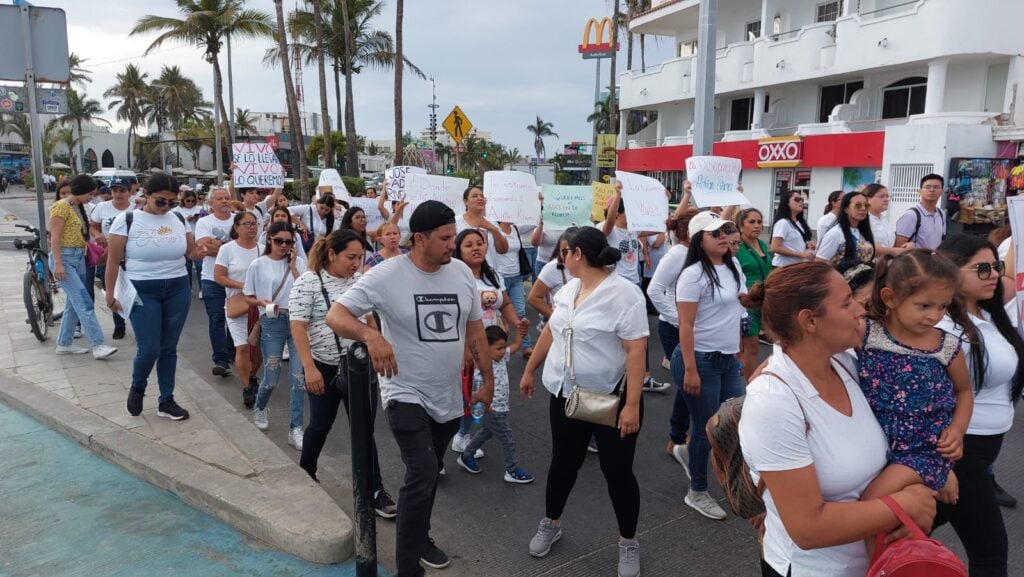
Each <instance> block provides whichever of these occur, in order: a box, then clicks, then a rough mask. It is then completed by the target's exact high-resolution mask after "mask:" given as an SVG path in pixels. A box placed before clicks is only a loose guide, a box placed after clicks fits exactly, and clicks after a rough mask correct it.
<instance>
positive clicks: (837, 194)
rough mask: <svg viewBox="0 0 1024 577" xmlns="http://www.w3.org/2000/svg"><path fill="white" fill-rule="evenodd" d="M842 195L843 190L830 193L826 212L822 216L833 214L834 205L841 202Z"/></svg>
mask: <svg viewBox="0 0 1024 577" xmlns="http://www.w3.org/2000/svg"><path fill="white" fill-rule="evenodd" d="M842 195H843V191H841V190H833V191H832V192H830V193H828V201H827V204H826V205H825V212H823V213H821V216H825V215H826V214H828V213H830V212H832V205H833V204H835V203H836V201H837V200H839V197H840V196H842Z"/></svg>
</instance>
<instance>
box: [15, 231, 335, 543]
mask: <svg viewBox="0 0 1024 577" xmlns="http://www.w3.org/2000/svg"><path fill="white" fill-rule="evenodd" d="M25 258H26V257H25V254H24V253H22V252H20V251H19V252H14V251H0V270H7V271H11V272H10V273H9V274H6V275H4V276H3V278H2V280H0V310H2V311H3V313H4V315H3V319H4V322H0V400H2V401H3V402H4V403H6V404H8V405H9V406H11V407H13V408H15V409H17V410H20V411H22V412H25V413H27V414H28V415H30V416H32V417H34V418H36V419H38V420H39V421H41V422H42V423H44V424H45V425H47V426H49V427H50V428H52V429H54V430H56V431H58V432H60V433H63V434H64V435H65V436H67V437H70V438H71V439H73V440H75V441H77V442H78V443H80V444H81V445H83V446H85V447H87V448H89V449H91V450H92V451H94V452H95V453H97V454H99V455H101V456H102V457H104V458H106V459H107V460H109V461H111V462H113V463H115V464H118V465H120V466H121V467H123V468H124V469H126V470H128V471H130V472H131V473H133V474H135V475H136V476H138V477H140V478H142V479H144V480H146V481H149V482H150V483H152V484H154V485H156V486H157V487H161V488H164V489H167V490H169V491H171V492H172V493H174V494H176V495H177V496H178V497H180V498H181V499H182V500H183V501H185V502H186V503H188V504H190V505H192V506H194V507H196V508H197V509H199V510H200V511H203V512H205V513H208V514H210V515H213V516H214V517H216V518H218V519H220V520H222V521H224V522H226V523H228V524H229V525H232V526H233V527H235V528H237V529H239V530H241V531H242V532H244V533H245V534H246V535H248V536H250V537H253V538H255V539H257V540H259V541H262V542H264V543H266V544H268V545H270V546H272V547H275V548H278V549H281V550H283V551H285V552H287V553H290V554H292V555H295V556H297V557H300V558H302V559H305V560H308V561H312V562H316V563H338V562H341V561H344V560H346V559H348V558H349V557H351V556H352V553H353V537H352V536H353V530H352V523H351V521H350V520H349V518H348V517H347V516H346V515H345V514H344V512H343V511H342V510H341V509H340V508H339V507H338V505H337V504H336V503H335V502H334V500H332V499H331V498H330V496H328V495H327V493H326V492H325V491H324V490H323V489H321V487H320V486H319V485H317V484H316V483H314V482H313V481H312V480H310V479H309V477H308V476H307V475H306V474H305V472H303V471H302V470H301V469H300V468H298V467H297V466H296V465H295V463H294V461H292V460H291V459H290V458H289V457H288V456H286V455H285V454H284V452H283V451H282V450H281V449H279V448H278V447H277V446H275V445H274V443H273V442H271V441H270V440H268V439H267V438H266V436H264V435H262V434H259V433H258V432H257V431H256V430H255V429H254V427H253V426H252V424H251V423H250V422H249V421H248V419H247V418H246V417H245V416H243V415H242V414H241V413H239V412H238V411H237V410H235V409H234V408H233V407H232V406H231V405H230V404H229V403H228V402H227V401H226V400H225V399H224V398H223V397H222V396H221V395H220V394H219V393H218V392H216V391H215V390H213V388H212V387H211V385H209V384H208V383H207V382H206V381H205V380H204V379H202V378H200V377H199V375H197V374H196V372H195V370H194V369H193V367H192V366H191V365H190V364H189V362H188V361H187V360H186V359H185V358H184V357H183V356H179V358H178V372H177V387H176V390H175V400H177V401H178V403H179V404H180V405H181V406H183V407H185V408H186V409H188V410H189V412H190V413H191V418H190V419H188V420H186V421H180V422H172V421H170V420H167V419H162V418H158V417H157V416H156V383H155V382H152V383H151V385H152V386H151V387H150V389H149V390H148V391H147V395H146V400H145V409H144V411H143V413H142V415H140V416H139V417H131V416H129V415H128V413H127V412H126V410H125V400H126V399H127V395H128V386H129V384H130V381H131V366H132V358H133V356H134V353H135V345H134V341H133V340H132V338H131V336H130V334H129V337H128V338H126V339H124V340H121V341H116V342H114V341H111V342H110V344H114V345H116V346H117V347H118V349H119V350H118V352H117V354H115V355H114V356H113V357H111V358H110V359H109V360H106V361H96V360H94V359H93V358H92V356H91V355H69V356H56V355H55V354H54V348H55V346H56V345H55V342H54V341H55V335H56V327H53V328H51V332H50V337H49V340H48V341H47V342H45V343H40V342H39V341H37V340H36V339H35V337H34V336H32V334H31V333H30V332H29V329H28V325H27V324H26V323H25V318H26V312H25V306H24V304H23V300H22V277H21V271H22V270H23V269H24V266H25V264H24V263H25ZM97 300H100V299H97ZM97 316H98V317H99V319H100V323H101V324H102V325H104V333H105V334H107V335H109V334H110V333H111V327H110V325H111V324H112V321H111V317H110V315H109V313H107V314H104V313H100V314H98V315H97ZM129 333H130V331H129ZM153 380H155V374H154V379H151V381H153Z"/></svg>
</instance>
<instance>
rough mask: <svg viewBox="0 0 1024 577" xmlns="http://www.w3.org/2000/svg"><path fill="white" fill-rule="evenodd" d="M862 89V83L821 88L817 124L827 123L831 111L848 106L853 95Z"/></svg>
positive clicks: (848, 83) (859, 81) (860, 81)
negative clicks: (844, 105) (841, 105)
mask: <svg viewBox="0 0 1024 577" xmlns="http://www.w3.org/2000/svg"><path fill="white" fill-rule="evenodd" d="M861 88H864V81H862V80H858V81H856V82H847V83H845V84H833V85H831V86H822V87H821V105H820V106H819V108H818V122H828V116H829V115H830V114H832V109H833V108H835V107H836V106H839V105H840V104H849V103H850V98H852V97H853V93H854V92H857V91H858V90H860V89H861Z"/></svg>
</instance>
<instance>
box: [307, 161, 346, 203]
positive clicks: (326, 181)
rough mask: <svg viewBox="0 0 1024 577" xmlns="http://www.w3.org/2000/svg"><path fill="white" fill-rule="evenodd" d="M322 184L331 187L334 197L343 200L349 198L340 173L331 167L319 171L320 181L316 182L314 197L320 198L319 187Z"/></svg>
mask: <svg viewBox="0 0 1024 577" xmlns="http://www.w3.org/2000/svg"><path fill="white" fill-rule="evenodd" d="M322 186H329V187H331V190H333V191H334V198H337V199H339V200H345V201H347V200H348V198H349V194H348V188H345V183H344V182H342V181H341V175H340V174H338V171H337V170H335V169H333V168H328V169H327V170H325V171H323V172H321V173H320V181H319V182H318V183H317V192H316V196H315V197H314V198H315V199H319V198H320V187H322Z"/></svg>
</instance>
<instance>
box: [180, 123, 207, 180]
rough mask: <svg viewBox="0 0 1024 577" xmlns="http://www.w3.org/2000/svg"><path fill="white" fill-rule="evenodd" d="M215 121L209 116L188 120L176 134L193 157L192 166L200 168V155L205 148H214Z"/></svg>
mask: <svg viewBox="0 0 1024 577" xmlns="http://www.w3.org/2000/svg"><path fill="white" fill-rule="evenodd" d="M213 130H214V128H213V119H212V118H210V117H209V116H207V117H205V118H201V119H197V120H187V121H185V123H184V124H182V125H181V126H180V127H179V129H178V131H177V132H176V134H177V138H178V141H179V142H181V145H182V146H184V147H185V150H187V151H189V153H190V154H191V155H192V166H194V167H196V168H199V153H200V152H201V151H202V149H203V147H204V146H209V147H210V148H213V146H214V136H213Z"/></svg>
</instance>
